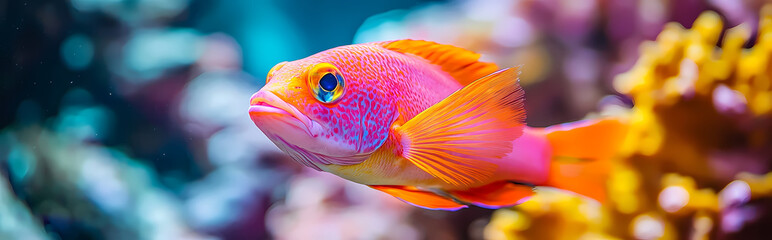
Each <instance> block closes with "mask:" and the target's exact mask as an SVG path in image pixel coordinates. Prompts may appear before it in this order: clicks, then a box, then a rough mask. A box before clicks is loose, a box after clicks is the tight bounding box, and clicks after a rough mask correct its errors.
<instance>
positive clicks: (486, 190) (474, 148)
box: [249, 40, 627, 210]
mask: <svg viewBox="0 0 772 240" xmlns="http://www.w3.org/2000/svg"><path fill="white" fill-rule="evenodd" d="M479 57H480V55H479V54H476V53H474V52H471V51H468V50H464V49H461V48H458V47H454V46H449V45H442V44H437V43H433V42H428V41H420V40H398V41H386V42H374V43H365V44H356V45H349V46H342V47H337V48H333V49H330V50H327V51H323V52H320V53H317V54H314V55H312V56H309V57H307V58H304V59H301V60H297V61H293V62H283V63H279V64H278V65H276V66H275V67H273V69H271V71H270V72H269V73H268V77H267V80H266V85H265V86H264V87H263V88H262V89H260V91H258V92H257V93H255V94H254V95H253V96H252V99H251V101H250V103H251V104H250V105H251V106H250V108H249V115H250V117H251V118H252V121H254V122H255V125H257V127H259V128H260V129H261V130H262V131H263V132H264V133H265V134H266V135H267V136H268V137H269V138H270V139H271V140H272V141H273V142H274V143H275V144H276V145H277V146H278V147H279V148H280V149H282V150H283V151H284V152H286V153H287V154H289V155H290V156H291V157H292V158H293V159H295V160H297V161H298V162H300V163H302V164H303V165H305V166H308V167H310V168H313V169H316V170H320V171H326V172H330V173H333V174H335V175H338V176H340V177H342V178H345V179H348V180H350V181H353V182H357V183H360V184H364V185H367V186H370V187H372V188H374V189H377V190H380V191H382V192H385V193H388V194H390V195H392V196H394V197H396V198H398V199H401V200H403V201H405V202H407V203H410V204H412V205H415V206H419V207H423V208H428V209H442V210H457V209H460V208H465V207H467V206H468V205H477V206H481V207H487V208H500V207H507V206H513V205H517V204H519V203H522V202H523V201H525V200H527V199H528V198H529V197H530V196H532V195H533V194H534V191H533V186H551V187H557V188H562V189H566V190H569V191H573V192H576V193H579V194H583V195H586V196H588V197H592V198H595V199H597V200H599V201H603V200H604V199H605V185H606V177H607V175H608V171H609V170H610V166H609V159H610V158H611V157H612V155H613V154H614V152H615V150H616V149H617V147H618V144H619V142H620V139H621V138H622V137H623V135H624V134H625V132H626V129H627V128H626V124H625V123H623V122H622V121H620V120H617V119H599V120H584V121H580V122H575V123H566V124H561V125H558V126H552V127H547V128H531V127H527V126H526V125H525V118H526V113H525V109H524V104H525V102H524V100H525V99H524V96H523V90H522V88H521V87H520V86H519V84H518V80H517V75H518V69H517V68H508V69H503V70H498V68H497V67H496V65H495V64H493V63H486V62H481V61H478V59H479ZM497 70H498V71H497ZM565 159H568V160H565Z"/></svg>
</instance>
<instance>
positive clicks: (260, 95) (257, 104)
mask: <svg viewBox="0 0 772 240" xmlns="http://www.w3.org/2000/svg"><path fill="white" fill-rule="evenodd" d="M249 105H250V106H249V117H250V118H251V119H252V121H253V122H255V124H256V125H258V127H261V126H260V125H261V124H259V123H260V122H264V121H281V122H283V123H285V124H287V125H292V126H294V127H296V128H298V129H300V130H302V131H304V132H306V133H307V134H308V135H309V136H311V137H316V136H318V135H319V132H320V130H321V129H320V128H321V126H320V125H319V124H318V123H316V122H314V121H313V120H311V119H310V118H308V117H307V116H306V115H305V114H303V113H301V112H300V111H299V110H298V109H297V108H295V106H292V105H290V104H289V103H287V102H285V101H284V100H282V99H281V98H279V96H276V94H274V93H273V92H270V91H258V92H256V93H255V94H254V95H252V98H251V99H250V100H249Z"/></svg>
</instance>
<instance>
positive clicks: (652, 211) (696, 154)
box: [485, 6, 772, 239]
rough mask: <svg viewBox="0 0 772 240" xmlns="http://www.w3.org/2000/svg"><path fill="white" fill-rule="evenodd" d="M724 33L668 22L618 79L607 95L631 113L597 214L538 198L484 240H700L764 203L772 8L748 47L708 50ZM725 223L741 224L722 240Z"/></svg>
mask: <svg viewBox="0 0 772 240" xmlns="http://www.w3.org/2000/svg"><path fill="white" fill-rule="evenodd" d="M723 29H724V26H723V23H722V22H721V17H720V16H719V15H718V14H716V13H713V12H706V13H703V14H702V15H700V17H699V18H698V19H697V20H696V21H695V22H694V25H693V27H692V28H691V29H685V28H683V27H682V26H680V25H679V24H677V23H669V24H667V25H666V26H665V28H664V29H663V31H662V33H661V34H660V35H659V36H658V37H657V39H656V41H653V42H646V43H644V44H642V45H641V48H640V50H641V56H640V58H639V59H638V61H637V62H636V64H635V65H634V67H633V68H632V69H631V70H629V71H628V72H626V73H623V74H620V75H619V76H617V78H616V79H615V82H614V84H615V85H614V86H615V88H616V89H617V90H618V91H619V92H621V93H624V94H627V95H628V96H630V97H631V98H632V99H633V102H634V103H635V107H634V108H633V111H632V113H631V117H630V131H629V134H628V135H627V136H626V138H625V139H624V140H623V142H624V143H623V146H622V148H621V149H620V152H619V154H618V155H617V158H615V159H613V160H614V161H613V162H614V171H612V173H611V176H610V179H609V184H608V189H607V191H608V195H609V198H610V199H609V201H608V202H607V203H606V204H605V205H603V206H599V207H597V208H583V209H585V210H584V211H582V210H578V209H580V208H582V207H581V206H592V205H587V204H589V202H590V200H587V199H585V198H580V197H576V196H573V195H568V194H565V193H553V192H547V193H544V192H542V193H539V194H537V195H536V197H534V199H533V201H529V202H527V203H525V204H523V205H521V206H517V207H514V208H513V209H504V210H499V211H497V212H496V214H494V216H493V219H492V221H491V223H490V224H489V225H488V227H487V228H486V231H485V233H486V237H489V238H493V239H523V238H525V239H577V238H580V237H589V236H591V237H593V238H600V237H602V238H614V237H615V238H622V239H629V238H638V239H676V238H683V237H687V236H688V237H689V238H691V239H708V238H710V237H711V236H716V234H717V232H718V231H722V228H719V227H718V225H719V224H720V223H721V221H722V220H721V219H720V218H719V216H720V215H721V214H725V213H724V211H728V209H731V208H732V207H733V206H737V204H748V203H749V202H750V201H751V200H753V199H760V198H767V199H768V198H772V173H766V175H763V174H759V173H758V172H757V171H759V170H760V169H764V168H759V167H758V166H767V167H768V166H769V157H770V154H772V150H770V149H772V82H771V81H770V78H772V61H770V57H772V6H765V7H764V8H763V9H762V11H761V17H760V24H759V33H758V38H757V39H756V41H755V46H753V47H752V48H749V49H744V48H743V45H745V43H746V42H747V41H748V40H749V38H750V36H751V35H752V33H751V30H750V29H749V26H748V25H739V26H735V27H733V28H731V29H729V30H727V31H726V32H725V34H724V37H723V42H722V43H721V47H720V48H719V47H717V44H718V40H719V39H720V37H721V34H722V31H723ZM748 159H750V160H748ZM737 161H741V162H737ZM742 161H745V162H748V161H751V162H757V163H761V165H759V164H755V165H754V164H741V163H743V162H742ZM746 172H757V173H756V174H750V173H746ZM590 216H595V217H590ZM731 224H740V225H739V226H740V228H739V229H734V230H732V231H735V232H733V233H731V234H741V233H742V232H741V229H742V228H741V227H742V224H744V222H742V221H740V222H738V223H731ZM731 224H730V225H731ZM732 226H735V225H732ZM720 234H729V233H720ZM732 236H735V235H732ZM736 236H742V235H736Z"/></svg>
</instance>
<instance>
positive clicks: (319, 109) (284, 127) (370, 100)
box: [249, 45, 397, 170]
mask: <svg viewBox="0 0 772 240" xmlns="http://www.w3.org/2000/svg"><path fill="white" fill-rule="evenodd" d="M379 51H382V50H381V49H378V48H376V47H372V46H362V45H350V46H343V47H338V48H334V49H330V50H327V51H324V52H321V53H317V54H315V55H312V56H309V57H307V58H304V59H300V60H297V61H292V62H283V63H279V64H277V65H276V66H275V67H273V69H271V70H270V71H269V73H268V76H267V79H266V85H265V86H264V87H263V88H262V89H260V90H259V91H258V92H256V93H255V94H254V95H253V96H252V98H251V100H250V108H249V114H250V117H251V119H252V121H253V122H254V123H255V125H257V127H258V128H260V129H261V130H262V131H263V132H264V133H265V134H266V135H267V136H268V138H270V139H271V140H272V141H273V142H274V143H275V144H276V145H277V146H278V147H279V148H280V149H282V150H283V151H284V152H286V153H288V154H289V155H290V156H291V157H292V158H293V159H295V160H297V161H299V162H300V163H303V164H304V165H306V166H309V167H312V168H315V169H317V170H321V169H320V166H322V165H327V164H338V165H352V164H358V163H361V162H362V161H364V160H366V159H367V158H368V157H369V154H371V153H372V152H374V151H375V150H376V149H377V148H378V147H380V146H381V145H382V144H383V143H384V142H385V141H386V139H387V138H388V135H389V129H390V128H391V125H392V123H393V122H394V120H395V119H396V117H397V111H396V106H394V103H393V102H392V101H389V100H388V99H389V98H388V96H385V95H386V94H385V93H384V91H383V85H382V84H381V83H383V82H387V80H388V79H386V78H388V76H390V74H389V72H388V71H390V70H392V69H390V68H385V67H381V66H382V64H383V63H381V62H380V60H379V59H381V60H382V58H380V57H379V56H383V54H382V53H380V52H379Z"/></svg>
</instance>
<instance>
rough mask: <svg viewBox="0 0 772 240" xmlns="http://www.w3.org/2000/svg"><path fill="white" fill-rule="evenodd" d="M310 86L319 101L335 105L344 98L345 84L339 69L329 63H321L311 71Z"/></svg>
mask: <svg viewBox="0 0 772 240" xmlns="http://www.w3.org/2000/svg"><path fill="white" fill-rule="evenodd" d="M308 85H309V87H310V88H311V93H312V94H313V95H314V97H315V98H316V99H317V100H319V101H320V102H323V103H333V102H335V101H337V100H338V99H340V97H341V96H343V90H344V87H345V82H344V80H343V75H341V74H340V71H338V68H337V67H335V66H334V65H332V64H329V63H319V64H316V65H314V66H313V67H312V68H311V70H310V71H309V74H308Z"/></svg>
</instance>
